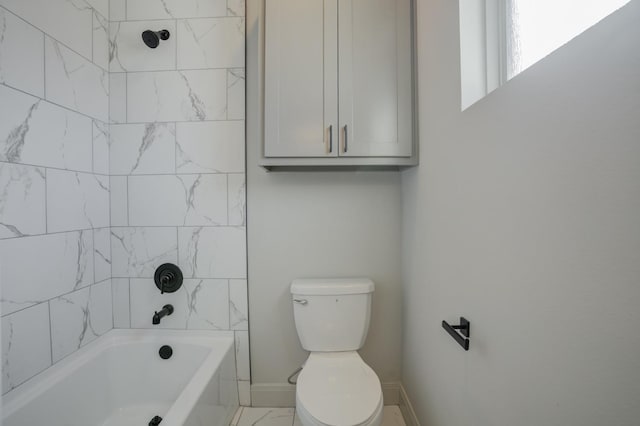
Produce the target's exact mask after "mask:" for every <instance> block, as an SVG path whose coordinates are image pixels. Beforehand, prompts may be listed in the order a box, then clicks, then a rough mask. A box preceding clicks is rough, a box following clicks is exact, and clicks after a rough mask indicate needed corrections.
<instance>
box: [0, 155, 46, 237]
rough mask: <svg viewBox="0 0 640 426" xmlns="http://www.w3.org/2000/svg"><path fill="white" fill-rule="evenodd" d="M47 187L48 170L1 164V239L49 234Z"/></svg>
mask: <svg viewBox="0 0 640 426" xmlns="http://www.w3.org/2000/svg"><path fill="white" fill-rule="evenodd" d="M45 187H46V182H45V171H44V169H42V168H38V167H29V166H21V165H14V164H9V163H0V238H15V237H24V236H27V235H35V234H44V233H45V232H46V230H47V223H46V205H45Z"/></svg>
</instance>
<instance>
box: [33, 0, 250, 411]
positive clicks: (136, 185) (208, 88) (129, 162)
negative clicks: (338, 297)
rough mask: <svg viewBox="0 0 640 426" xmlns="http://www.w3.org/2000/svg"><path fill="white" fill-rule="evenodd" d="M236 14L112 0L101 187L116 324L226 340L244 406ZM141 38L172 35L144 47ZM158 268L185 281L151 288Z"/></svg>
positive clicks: (214, 5)
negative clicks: (148, 33)
mask: <svg viewBox="0 0 640 426" xmlns="http://www.w3.org/2000/svg"><path fill="white" fill-rule="evenodd" d="M244 15H245V13H244V2H243V1H242V0H228V1H227V0H162V1H160V0H111V1H110V26H109V43H110V44H109V71H110V75H109V80H110V88H111V95H110V99H109V104H110V106H109V108H110V119H111V125H110V152H109V167H110V183H109V187H110V189H111V192H110V195H111V199H110V218H111V230H110V233H111V262H112V263H111V268H112V269H111V270H112V283H113V284H112V297H113V309H114V311H113V312H114V313H113V315H114V316H113V320H114V324H115V326H116V327H118V328H129V327H131V328H146V327H149V328H151V327H160V328H171V329H209V330H233V331H234V332H235V335H236V367H237V376H238V379H239V380H240V382H239V385H240V386H239V387H240V389H242V393H243V395H242V400H243V402H244V403H245V404H248V403H250V399H249V392H248V389H249V380H250V373H249V339H248V331H247V330H248V313H247V312H248V309H247V280H246V269H247V267H246V228H245V142H244V140H245V136H244V131H245V125H244V96H245V95H244V67H245V63H244V57H245V51H244V44H245V18H244ZM147 29H151V30H154V31H158V30H161V29H166V30H168V31H169V32H170V34H171V36H170V38H169V39H168V40H166V41H162V42H161V43H160V45H159V46H158V47H157V48H156V49H150V48H148V47H147V46H145V45H144V44H143V43H142V40H141V37H140V34H141V33H142V32H143V31H145V30H147ZM90 77H91V76H86V78H90ZM78 191H81V190H80V189H79V190H78ZM94 220H99V218H95V219H94ZM34 226H35V224H34ZM165 262H171V263H176V264H177V265H178V266H180V268H181V269H182V271H183V273H184V277H185V280H184V284H183V286H182V288H180V290H178V291H177V292H175V293H171V294H160V292H159V291H158V289H157V288H156V287H155V284H154V282H153V274H154V271H155V269H156V268H157V267H158V266H159V265H160V264H162V263H165ZM97 267H98V266H97V264H96V268H97ZM167 303H171V304H173V306H174V308H175V311H174V313H173V314H172V315H171V316H169V317H165V318H163V320H162V322H161V324H160V325H157V326H154V325H152V323H151V318H152V315H153V313H154V311H155V310H159V309H160V308H161V307H162V306H163V305H164V304H167Z"/></svg>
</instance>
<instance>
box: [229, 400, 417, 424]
mask: <svg viewBox="0 0 640 426" xmlns="http://www.w3.org/2000/svg"><path fill="white" fill-rule="evenodd" d="M289 410H294V409H293V408H251V407H240V408H238V411H237V412H236V415H235V416H234V418H233V421H232V422H231V426H252V425H256V426H257V425H258V424H260V426H263V425H267V424H268V425H269V426H272V425H274V426H289V425H291V423H290V420H293V425H292V426H302V422H301V421H300V417H298V414H297V413H295V414H289V413H290V412H292V411H289ZM292 416H293V418H291V417H292ZM234 422H235V423H234ZM382 426H406V423H405V421H404V418H403V417H402V413H401V412H400V407H398V406H397V405H388V406H385V407H384V410H383V412H382Z"/></svg>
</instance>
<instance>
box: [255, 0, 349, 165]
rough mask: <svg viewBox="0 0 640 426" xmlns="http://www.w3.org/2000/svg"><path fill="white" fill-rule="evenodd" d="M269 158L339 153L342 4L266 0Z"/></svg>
mask: <svg viewBox="0 0 640 426" xmlns="http://www.w3.org/2000/svg"><path fill="white" fill-rule="evenodd" d="M265 7H266V9H265V82H264V84H265V86H264V87H265V95H264V96H265V101H264V107H265V111H264V114H265V117H264V119H265V121H264V122H265V144H264V146H265V148H264V150H265V152H264V155H265V157H335V156H337V152H338V140H337V135H338V113H337V105H338V75H337V73H338V64H337V60H338V53H337V43H338V41H337V18H338V17H337V0H325V1H323V0H304V1H301V0H266V4H265Z"/></svg>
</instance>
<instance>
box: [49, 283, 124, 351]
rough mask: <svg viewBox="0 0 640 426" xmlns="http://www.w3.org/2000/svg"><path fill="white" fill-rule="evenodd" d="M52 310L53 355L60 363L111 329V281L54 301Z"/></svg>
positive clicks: (50, 304) (51, 305) (51, 304)
mask: <svg viewBox="0 0 640 426" xmlns="http://www.w3.org/2000/svg"><path fill="white" fill-rule="evenodd" d="M49 307H50V309H51V343H52V356H53V362H58V361H59V360H61V359H62V358H64V357H65V356H67V355H69V354H71V353H73V352H75V351H77V350H78V349H80V348H81V347H82V346H84V345H86V344H87V343H89V342H91V341H93V340H95V339H96V338H98V337H99V336H101V335H102V334H104V333H106V332H107V331H109V330H110V329H111V328H112V325H113V316H112V315H113V314H112V313H113V309H112V306H111V282H110V281H105V282H103V283H99V284H95V285H92V286H89V287H86V288H83V289H81V290H78V291H75V292H73V293H69V294H66V295H64V296H60V297H58V298H55V299H53V300H51V301H50V302H49Z"/></svg>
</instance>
